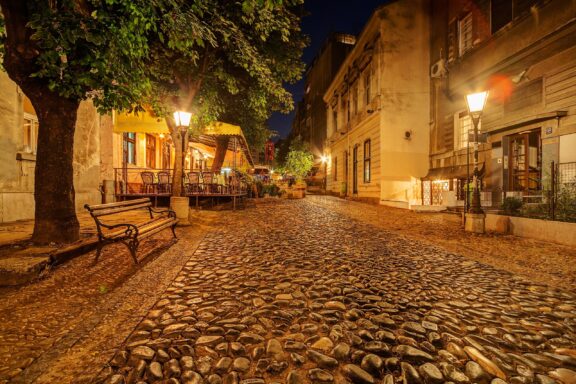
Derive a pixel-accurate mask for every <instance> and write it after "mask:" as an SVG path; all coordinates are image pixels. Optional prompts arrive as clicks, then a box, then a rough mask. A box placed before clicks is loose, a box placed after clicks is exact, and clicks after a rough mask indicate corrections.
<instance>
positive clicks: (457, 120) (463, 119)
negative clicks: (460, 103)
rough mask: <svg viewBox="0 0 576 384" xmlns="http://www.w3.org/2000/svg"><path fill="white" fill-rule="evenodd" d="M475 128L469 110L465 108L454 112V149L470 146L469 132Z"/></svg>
mask: <svg viewBox="0 0 576 384" xmlns="http://www.w3.org/2000/svg"><path fill="white" fill-rule="evenodd" d="M473 129H474V127H473V126H472V119H471V118H470V115H469V114H468V111H466V110H463V111H460V112H457V113H455V114H454V149H456V150H460V149H466V148H467V147H468V134H469V132H471V131H472V130H473Z"/></svg>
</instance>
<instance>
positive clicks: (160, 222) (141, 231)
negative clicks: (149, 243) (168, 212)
mask: <svg viewBox="0 0 576 384" xmlns="http://www.w3.org/2000/svg"><path fill="white" fill-rule="evenodd" d="M174 220H176V219H174V218H172V217H165V218H163V219H162V220H155V221H153V222H150V223H146V224H144V225H141V226H139V227H138V237H140V236H141V235H143V234H145V233H147V232H149V231H151V230H153V229H155V228H157V227H161V226H163V225H164V224H166V223H174Z"/></svg>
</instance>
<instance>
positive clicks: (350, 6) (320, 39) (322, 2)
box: [269, 0, 386, 140]
mask: <svg viewBox="0 0 576 384" xmlns="http://www.w3.org/2000/svg"><path fill="white" fill-rule="evenodd" d="M385 3H386V1H385V0H305V4H304V7H305V9H306V11H307V13H309V15H308V16H306V17H304V18H303V19H302V30H303V32H304V33H305V34H306V35H308V36H309V37H310V45H309V46H308V47H307V48H306V49H304V56H303V60H304V62H305V63H306V64H309V63H310V62H311V61H312V60H313V59H314V56H316V53H317V52H318V51H319V50H320V48H321V47H322V44H323V43H324V41H325V40H326V37H327V36H328V34H330V32H344V33H350V34H353V35H358V34H359V33H360V32H361V31H362V28H363V27H364V24H366V22H367V21H368V18H369V17H370V15H371V14H372V11H373V10H374V9H375V8H376V7H378V6H379V5H381V4H385ZM287 89H288V90H289V91H290V92H291V93H292V96H293V98H294V105H296V103H297V102H298V101H299V100H301V99H302V96H303V95H304V79H302V80H300V81H299V82H298V83H297V84H294V85H288V86H287ZM293 118H294V112H292V113H290V114H289V115H284V114H281V113H275V114H273V115H272V117H271V118H270V120H269V126H270V129H272V130H274V131H278V133H279V134H280V137H286V136H287V135H288V133H289V132H290V126H291V124H292V119H293ZM276 139H278V138H275V139H274V140H276Z"/></svg>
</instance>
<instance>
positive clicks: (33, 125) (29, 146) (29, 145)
mask: <svg viewBox="0 0 576 384" xmlns="http://www.w3.org/2000/svg"><path fill="white" fill-rule="evenodd" d="M28 127H29V128H28ZM22 128H23V134H24V137H23V140H22V143H23V146H24V152H26V153H32V154H36V151H37V149H38V128H39V123H38V116H36V115H33V114H31V113H27V112H24V116H23V120H22ZM26 129H30V142H26V137H27V133H26Z"/></svg>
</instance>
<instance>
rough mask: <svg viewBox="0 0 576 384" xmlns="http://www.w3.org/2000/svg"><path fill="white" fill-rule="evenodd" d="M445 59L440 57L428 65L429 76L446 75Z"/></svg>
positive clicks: (438, 76)
mask: <svg viewBox="0 0 576 384" xmlns="http://www.w3.org/2000/svg"><path fill="white" fill-rule="evenodd" d="M446 72H447V71H446V60H444V59H440V60H438V61H437V62H435V63H434V65H432V66H431V67H430V77H431V78H433V79H439V78H441V77H444V76H445V75H446Z"/></svg>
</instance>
